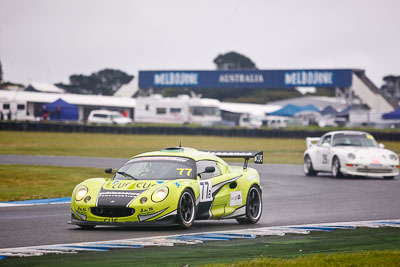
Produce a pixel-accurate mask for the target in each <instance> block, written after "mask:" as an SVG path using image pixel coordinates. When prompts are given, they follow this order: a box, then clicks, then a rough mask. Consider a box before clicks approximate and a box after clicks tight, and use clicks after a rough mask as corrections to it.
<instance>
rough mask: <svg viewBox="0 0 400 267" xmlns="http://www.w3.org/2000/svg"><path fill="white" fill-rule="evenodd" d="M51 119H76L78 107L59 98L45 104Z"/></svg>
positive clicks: (77, 117)
mask: <svg viewBox="0 0 400 267" xmlns="http://www.w3.org/2000/svg"><path fill="white" fill-rule="evenodd" d="M46 108H47V111H48V112H49V114H50V119H51V120H68V121H77V120H78V119H79V110H78V107H77V106H75V105H73V104H69V103H67V102H65V101H64V100H62V99H61V98H60V99H58V100H57V101H55V102H53V103H50V104H47V105H46Z"/></svg>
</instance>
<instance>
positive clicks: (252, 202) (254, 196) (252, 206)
mask: <svg viewBox="0 0 400 267" xmlns="http://www.w3.org/2000/svg"><path fill="white" fill-rule="evenodd" d="M261 214H262V195H261V190H260V188H259V187H258V186H257V185H253V186H251V187H250V190H249V193H248V194H247V200H246V217H245V218H236V221H237V222H238V223H240V224H254V223H257V222H258V221H259V220H260V218H261Z"/></svg>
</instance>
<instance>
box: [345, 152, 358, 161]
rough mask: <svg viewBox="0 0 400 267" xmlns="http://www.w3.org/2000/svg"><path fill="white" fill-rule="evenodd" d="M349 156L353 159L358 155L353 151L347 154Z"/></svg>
mask: <svg viewBox="0 0 400 267" xmlns="http://www.w3.org/2000/svg"><path fill="white" fill-rule="evenodd" d="M347 157H348V158H349V159H351V160H354V159H356V155H354V154H353V153H349V154H347Z"/></svg>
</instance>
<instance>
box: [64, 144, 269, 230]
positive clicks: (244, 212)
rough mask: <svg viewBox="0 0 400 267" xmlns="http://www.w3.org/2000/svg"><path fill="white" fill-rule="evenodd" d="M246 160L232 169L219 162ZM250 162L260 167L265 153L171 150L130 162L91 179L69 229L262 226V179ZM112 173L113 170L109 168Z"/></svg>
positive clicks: (79, 189) (77, 198)
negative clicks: (212, 223) (211, 222)
mask: <svg viewBox="0 0 400 267" xmlns="http://www.w3.org/2000/svg"><path fill="white" fill-rule="evenodd" d="M224 157H232V158H243V159H244V166H243V167H240V166H229V165H228V164H227V163H226V162H225V161H224V160H222V159H221V158H224ZM249 158H254V162H255V163H259V164H262V162H263V152H262V151H260V152H233V151H231V152H223V151H220V152H217V151H209V152H202V151H198V150H196V149H192V148H185V147H171V148H165V149H162V150H161V151H156V152H149V153H144V154H140V155H137V156H134V157H132V158H131V159H130V160H128V162H126V163H125V164H124V165H123V166H122V167H121V168H120V169H119V170H118V171H117V172H115V173H114V177H112V178H91V179H87V180H85V181H83V182H82V183H80V184H79V185H77V186H76V187H75V189H74V191H73V193H72V200H71V221H70V223H71V224H75V225H79V226H81V227H82V228H86V229H90V228H93V227H94V226H96V225H124V226H126V225H140V224H154V223H156V224H180V225H181V226H182V227H184V228H189V227H191V226H192V225H193V223H194V221H195V220H207V219H230V218H234V219H236V220H237V221H238V222H239V223H244V224H253V223H256V222H258V220H259V219H260V217H261V213H262V192H261V185H260V177H259V174H258V172H257V171H256V170H255V169H252V168H247V163H248V161H249ZM106 173H112V169H106Z"/></svg>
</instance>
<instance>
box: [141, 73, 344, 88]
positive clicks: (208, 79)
mask: <svg viewBox="0 0 400 267" xmlns="http://www.w3.org/2000/svg"><path fill="white" fill-rule="evenodd" d="M351 83H352V70H348V69H344V70H337V69H336V70H254V71H253V70H251V71H250V70H249V71H181V70H169V71H168V70H165V71H140V72H139V87H140V88H156V87H170V88H172V87H193V88H284V87H298V86H316V87H349V86H351Z"/></svg>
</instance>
